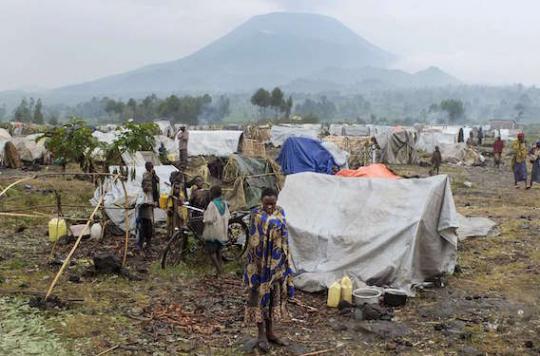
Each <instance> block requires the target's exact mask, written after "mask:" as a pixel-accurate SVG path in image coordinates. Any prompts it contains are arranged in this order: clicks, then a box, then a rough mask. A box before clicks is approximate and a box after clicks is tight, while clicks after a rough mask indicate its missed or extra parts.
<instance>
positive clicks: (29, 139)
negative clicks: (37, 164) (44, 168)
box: [12, 134, 47, 162]
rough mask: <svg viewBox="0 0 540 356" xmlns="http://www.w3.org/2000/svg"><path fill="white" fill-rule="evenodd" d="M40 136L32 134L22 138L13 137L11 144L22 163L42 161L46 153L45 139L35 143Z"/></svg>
mask: <svg viewBox="0 0 540 356" xmlns="http://www.w3.org/2000/svg"><path fill="white" fill-rule="evenodd" d="M40 136H42V134H32V135H28V136H24V137H14V138H13V140H12V142H13V144H14V145H15V147H17V151H18V152H19V157H20V159H21V160H22V161H28V162H31V161H34V160H39V159H42V158H43V156H44V155H45V154H46V153H47V149H46V148H45V141H46V139H43V140H39V141H38V142H36V139H37V138H38V137H40Z"/></svg>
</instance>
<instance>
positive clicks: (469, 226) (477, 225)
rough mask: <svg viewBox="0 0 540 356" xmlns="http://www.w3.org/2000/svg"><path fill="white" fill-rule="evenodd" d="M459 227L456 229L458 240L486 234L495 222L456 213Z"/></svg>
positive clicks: (493, 226) (491, 229) (490, 230)
mask: <svg viewBox="0 0 540 356" xmlns="http://www.w3.org/2000/svg"><path fill="white" fill-rule="evenodd" d="M458 220H459V229H458V231H457V233H458V237H459V241H462V240H465V239H468V238H470V237H480V236H488V235H489V234H490V233H491V232H492V231H493V229H494V228H495V226H496V225H497V223H496V222H495V221H493V220H491V219H488V218H484V217H465V216H463V215H461V214H458Z"/></svg>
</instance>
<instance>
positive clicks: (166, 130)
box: [154, 120, 176, 137]
mask: <svg viewBox="0 0 540 356" xmlns="http://www.w3.org/2000/svg"><path fill="white" fill-rule="evenodd" d="M154 124H156V125H158V127H159V133H160V134H162V135H164V136H167V137H173V136H174V134H175V133H176V130H175V129H174V127H173V126H172V125H171V123H170V122H169V121H167V120H158V121H154Z"/></svg>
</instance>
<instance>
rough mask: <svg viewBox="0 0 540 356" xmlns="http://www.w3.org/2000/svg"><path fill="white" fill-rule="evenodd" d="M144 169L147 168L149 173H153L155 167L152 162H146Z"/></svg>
mask: <svg viewBox="0 0 540 356" xmlns="http://www.w3.org/2000/svg"><path fill="white" fill-rule="evenodd" d="M144 167H145V168H146V170H147V171H148V172H151V171H152V169H154V165H153V164H152V162H146V163H145V164H144Z"/></svg>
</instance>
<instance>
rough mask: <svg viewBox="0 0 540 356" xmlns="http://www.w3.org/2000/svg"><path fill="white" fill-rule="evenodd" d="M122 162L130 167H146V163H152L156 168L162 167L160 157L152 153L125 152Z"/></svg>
mask: <svg viewBox="0 0 540 356" xmlns="http://www.w3.org/2000/svg"><path fill="white" fill-rule="evenodd" d="M122 161H123V162H124V164H125V165H126V166H128V167H144V165H145V164H146V162H152V164H153V165H154V166H160V165H161V161H160V160H159V157H158V156H157V155H156V154H155V153H154V152H152V151H137V152H133V153H130V152H124V153H122Z"/></svg>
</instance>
